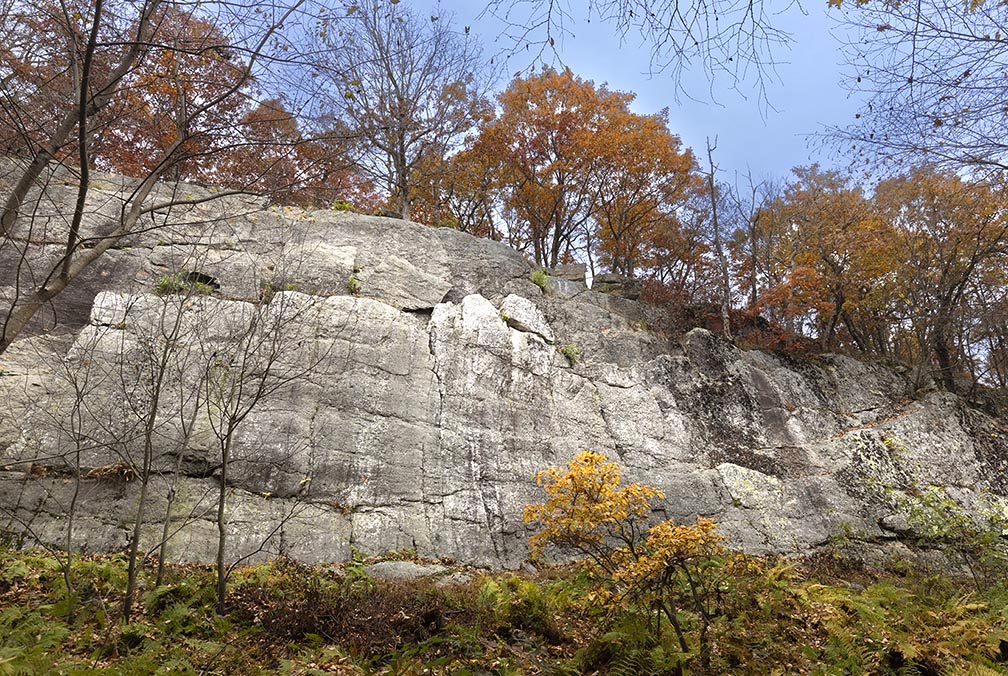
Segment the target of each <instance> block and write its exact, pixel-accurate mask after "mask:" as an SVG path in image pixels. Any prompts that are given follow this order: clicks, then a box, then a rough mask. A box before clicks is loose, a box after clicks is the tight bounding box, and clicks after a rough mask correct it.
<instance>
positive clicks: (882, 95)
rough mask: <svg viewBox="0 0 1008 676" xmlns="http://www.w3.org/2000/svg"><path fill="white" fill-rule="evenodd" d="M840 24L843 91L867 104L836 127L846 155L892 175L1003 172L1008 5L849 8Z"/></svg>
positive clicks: (1007, 149)
mask: <svg viewBox="0 0 1008 676" xmlns="http://www.w3.org/2000/svg"><path fill="white" fill-rule="evenodd" d="M837 4H839V3H837ZM845 21H846V22H847V23H848V25H849V26H851V27H853V28H854V29H855V32H854V37H853V38H852V39H851V40H850V42H849V43H848V45H847V46H846V55H847V63H848V66H849V69H850V74H849V78H850V83H849V86H850V88H851V89H852V90H853V91H854V92H856V93H858V94H861V95H863V96H865V97H866V98H867V103H866V105H865V106H864V107H863V108H862V109H861V111H860V112H859V114H858V116H857V118H858V119H857V120H856V121H855V123H854V124H852V125H851V126H849V127H847V128H846V129H837V130H834V133H835V135H836V138H837V139H838V143H839V144H840V145H841V146H842V149H843V150H850V149H853V150H854V151H855V152H858V153H860V154H862V155H864V156H866V159H881V160H882V161H883V163H886V162H888V163H891V164H893V165H895V166H894V167H893V168H895V169H903V168H906V167H908V166H913V165H916V164H918V163H920V162H921V161H926V162H928V163H930V164H932V165H935V166H938V167H942V168H948V169H952V170H959V169H962V168H972V169H977V170H981V171H983V170H996V171H1003V170H1006V169H1008V108H1006V107H1005V105H1004V101H1005V98H1006V96H1008V80H1006V75H1008V70H1006V67H1005V64H1006V63H1008V40H1006V36H1008V5H1005V4H1004V3H1002V2H965V3H954V2H953V3H948V2H940V1H936V0H921V1H920V2H910V3H900V2H867V3H856V6H854V3H852V6H850V7H849V8H848V9H846V15H845Z"/></svg>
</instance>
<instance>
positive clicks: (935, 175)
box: [875, 167, 1008, 391]
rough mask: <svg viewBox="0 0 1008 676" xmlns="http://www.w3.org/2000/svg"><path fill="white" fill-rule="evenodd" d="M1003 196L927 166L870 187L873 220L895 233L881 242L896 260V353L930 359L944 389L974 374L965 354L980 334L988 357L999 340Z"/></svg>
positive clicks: (1005, 256)
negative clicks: (873, 190)
mask: <svg viewBox="0 0 1008 676" xmlns="http://www.w3.org/2000/svg"><path fill="white" fill-rule="evenodd" d="M1006 197H1008V195H1006V192H1005V188H1004V187H1003V186H1001V185H995V184H991V183H989V182H986V181H981V180H973V181H970V180H966V179H963V178H961V177H960V176H958V175H956V174H953V173H951V172H940V171H935V170H933V169H930V168H928V167H919V168H917V169H915V170H913V171H912V172H910V173H907V174H905V175H903V176H899V177H896V178H893V179H890V180H888V181H885V182H883V183H881V184H880V185H879V187H878V190H877V191H876V199H875V207H876V209H877V211H878V214H879V217H880V218H882V219H884V220H885V222H887V223H888V224H889V225H890V227H891V228H892V229H893V231H895V233H896V236H895V237H894V238H892V239H891V240H890V241H888V242H887V243H886V245H887V246H888V247H890V248H892V249H893V252H894V255H895V256H896V257H897V258H898V260H899V262H900V265H899V269H898V275H897V279H898V286H897V293H896V294H895V295H894V299H893V316H894V318H895V320H896V322H897V326H898V327H899V328H901V329H902V334H901V336H900V337H901V341H900V345H899V346H898V347H899V348H900V350H901V352H902V355H901V356H903V357H904V358H906V359H908V360H910V361H914V362H917V363H922V364H929V363H931V361H932V359H933V360H934V362H935V363H936V365H937V367H938V376H939V379H940V381H941V382H942V384H943V385H944V387H945V388H946V389H948V390H950V391H955V390H956V388H957V385H956V378H957V377H958V376H959V375H960V374H962V373H963V372H964V371H965V370H974V371H975V368H976V366H977V364H975V363H967V362H970V361H975V360H978V359H982V358H983V357H982V356H980V355H977V356H974V357H973V359H972V360H971V358H970V352H971V351H973V350H974V349H975V348H976V343H977V342H979V341H980V340H983V339H984V335H983V334H984V333H986V338H987V342H988V345H992V346H993V347H995V352H994V354H997V353H998V350H997V348H998V346H999V345H1003V344H1004V342H1005V335H1004V334H1003V333H1002V332H1001V331H1000V330H999V328H1000V327H1002V326H1003V325H1004V324H1005V316H1004V315H1003V314H1000V313H999V311H1001V312H1003V310H1004V309H1005V307H1004V305H1003V304H1002V301H1003V293H1004V270H1005V269H1006V268H1008V202H1006ZM999 289H1000V292H999ZM999 298H1000V299H1002V300H1001V301H999ZM992 311H993V313H994V314H988V313H989V312H992ZM978 333H979V334H980V335H978ZM991 333H993V334H994V335H991ZM991 339H993V340H991ZM980 352H981V353H983V352H984V350H982V349H981V350H980ZM990 356H993V355H990ZM995 359H996V357H995ZM974 375H975V374H974Z"/></svg>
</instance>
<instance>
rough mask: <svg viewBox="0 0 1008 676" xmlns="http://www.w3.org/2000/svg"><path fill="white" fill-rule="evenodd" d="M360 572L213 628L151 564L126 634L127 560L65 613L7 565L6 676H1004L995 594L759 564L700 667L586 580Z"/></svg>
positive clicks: (722, 610)
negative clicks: (404, 577)
mask: <svg viewBox="0 0 1008 676" xmlns="http://www.w3.org/2000/svg"><path fill="white" fill-rule="evenodd" d="M365 563H367V562H365V561H361V560H356V561H352V562H349V563H347V564H344V565H342V566H305V565H301V564H298V563H295V562H292V561H289V560H284V559H281V560H277V561H274V562H272V563H268V564H260V565H253V566H247V567H241V568H237V569H235V570H234V572H233V574H232V576H231V579H230V581H229V585H228V605H227V612H226V613H225V614H223V615H220V614H218V613H217V612H216V598H215V592H214V578H213V572H212V571H211V569H210V568H209V567H205V566H194V565H186V566H180V565H174V566H169V567H168V568H167V569H166V571H165V575H164V577H163V579H162V581H161V584H160V585H156V584H155V582H156V580H155V577H154V569H155V568H156V565H154V564H153V563H149V564H148V565H147V566H145V568H144V571H143V573H142V576H141V591H140V594H139V598H138V602H137V604H136V606H135V610H134V613H133V617H132V618H131V621H130V622H128V623H124V622H123V621H122V613H121V606H122V595H123V591H124V589H125V588H126V562H125V559H124V558H123V557H121V556H94V557H92V556H88V557H78V558H76V559H75V560H74V561H73V562H72V564H71V566H70V579H71V580H72V581H73V584H74V585H75V591H74V593H73V594H71V595H68V594H67V591H66V586H65V582H64V576H63V569H62V567H61V563H60V562H59V561H57V559H56V558H54V557H53V556H52V555H50V554H47V553H44V552H37V551H13V550H0V675H6V674H28V675H31V676H35V675H41V674H67V675H70V674H74V675H78V674H79V675H83V674H110V675H116V674H123V675H126V674H130V675H132V674H234V675H236V676H237V675H241V676H254V675H257V674H284V675H289V676H294V675H298V676H308V675H321V674H458V675H466V674H469V675H473V676H475V675H486V674H581V673H584V674H593V673H598V674H641V675H646V674H822V675H824V676H825V675H833V674H924V675H932V674H962V675H966V674H971V675H974V676H979V675H982V674H1002V673H1003V674H1008V583H1006V581H1005V580H1004V578H1001V580H995V581H994V582H993V583H991V584H978V583H977V582H976V581H975V580H973V579H969V580H963V579H956V578H953V577H950V576H948V575H944V574H940V573H935V572H933V571H926V570H917V569H913V568H912V567H911V566H907V565H905V564H904V563H902V562H893V564H892V565H889V566H885V567H883V568H881V569H878V570H874V569H867V568H865V567H864V566H863V565H862V564H860V563H859V562H858V561H856V560H850V559H846V558H843V557H840V555H835V554H823V555H819V556H817V557H815V558H812V559H806V560H801V561H794V560H787V561H785V560H767V559H764V560H762V565H761V566H760V573H759V574H758V575H756V576H754V578H753V580H750V582H748V583H747V584H745V585H735V584H726V585H724V586H723V587H719V588H718V590H717V591H716V593H717V599H716V601H717V603H716V605H714V606H711V608H713V609H714V610H713V611H712V615H711V618H710V620H711V621H710V622H709V626H708V630H707V636H706V638H705V641H704V642H705V644H706V646H707V647H706V653H707V658H706V659H703V660H702V659H700V658H699V657H698V641H699V632H700V626H701V625H700V622H699V621H698V616H697V615H695V614H693V613H690V612H687V609H688V607H689V604H688V600H687V599H683V606H682V607H683V608H684V611H683V613H682V616H681V621H682V623H683V627H684V629H685V632H686V639H687V641H688V650H687V651H686V652H685V653H684V652H683V651H682V650H681V648H680V647H679V645H680V644H679V642H678V641H677V640H676V639H675V637H674V636H672V632H671V631H670V630H669V629H668V627H666V626H663V625H662V624H661V623H660V622H659V623H658V624H657V625H655V624H654V621H653V618H652V617H651V616H649V615H647V614H644V615H642V614H641V612H640V609H639V608H637V609H636V610H635V609H634V607H633V606H631V605H625V606H620V604H619V603H618V602H616V603H614V602H613V601H612V599H611V598H610V599H609V601H607V602H602V601H600V598H601V597H600V595H599V594H598V593H597V592H598V584H597V583H596V582H595V581H594V580H593V578H592V577H591V575H590V574H588V573H587V572H585V571H584V570H583V569H580V568H578V567H574V566H567V567H545V568H542V569H539V570H538V571H536V572H528V573H521V574H518V573H487V572H485V571H472V570H468V571H466V570H464V569H456V571H455V572H453V573H452V574H450V575H446V576H442V577H441V578H440V579H439V578H427V579H422V580H416V581H409V582H394V581H383V580H377V579H372V578H370V577H369V576H368V575H367V573H366V572H365ZM71 612H72V613H73V618H72V620H70V619H69V616H70V613H71ZM656 627H657V630H656Z"/></svg>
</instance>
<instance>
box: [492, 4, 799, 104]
mask: <svg viewBox="0 0 1008 676" xmlns="http://www.w3.org/2000/svg"><path fill="white" fill-rule="evenodd" d="M792 5H793V6H798V3H797V2H794V3H791V4H790V5H788V6H792ZM781 9H782V8H780V7H773V8H771V5H770V3H768V2H765V1H764V0H695V1H694V2H686V3H682V2H674V1H672V0H595V1H594V2H590V3H588V9H587V12H586V16H584V17H578V16H576V15H574V14H572V13H571V11H570V6H569V4H568V3H566V2H561V1H559V0H518V1H517V2H512V1H510V0H489V2H488V4H487V8H486V10H485V12H487V13H489V14H491V15H493V16H495V17H497V18H498V19H500V20H501V21H503V22H504V23H505V25H506V27H507V28H506V33H507V35H508V37H509V38H510V41H511V42H512V43H513V44H514V45H515V46H516V48H515V51H517V48H518V47H522V48H524V47H527V46H530V45H538V46H539V47H540V50H539V54H540V55H541V54H542V52H543V51H544V50H545V49H550V50H554V49H555V48H556V43H557V42H558V41H560V40H562V39H563V37H564V35H566V34H567V33H569V32H571V31H572V30H573V26H574V25H575V24H576V22H577V21H578V20H579V19H585V20H588V21H591V20H593V19H596V20H601V21H603V22H607V23H609V24H611V25H613V26H614V27H615V29H616V33H617V34H618V35H619V36H620V38H622V39H623V40H630V39H636V38H637V37H639V38H640V39H641V40H643V41H644V42H645V43H646V44H649V45H650V47H651V61H650V64H649V66H650V68H649V70H650V72H651V73H661V72H667V73H670V74H671V76H672V79H673V80H674V81H675V82H676V86H677V91H678V92H679V93H685V94H687V95H688V94H689V92H685V90H684V89H683V87H682V84H681V80H682V77H681V76H682V75H683V73H684V72H685V71H686V70H687V69H688V68H689V67H690V66H691V65H693V64H694V63H699V65H700V66H701V68H702V69H703V72H704V73H705V74H706V75H707V76H708V79H709V81H710V83H711V93H712V94H713V91H714V86H715V83H716V82H718V81H724V79H727V80H728V83H729V86H730V87H731V88H733V89H738V88H739V87H740V85H742V84H743V82H745V81H746V80H747V78H750V77H752V78H753V79H754V80H755V84H756V86H757V87H758V89H759V91H760V98H761V100H762V101H764V102H766V87H765V83H766V81H767V80H768V79H770V78H772V77H774V67H775V66H776V63H777V62H776V58H775V56H774V52H775V50H776V49H779V48H783V47H786V46H787V45H788V44H789V43H790V41H791V38H790V35H789V34H788V33H787V32H786V31H784V30H782V29H780V28H777V27H775V26H774V21H775V17H776V15H777V14H778V13H779V12H780V11H781ZM785 9H786V7H785Z"/></svg>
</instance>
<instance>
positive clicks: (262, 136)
mask: <svg viewBox="0 0 1008 676" xmlns="http://www.w3.org/2000/svg"><path fill="white" fill-rule="evenodd" d="M238 132H239V134H240V136H239V139H238V142H237V144H236V147H234V148H233V149H231V150H230V151H229V152H228V153H226V154H224V155H223V158H222V165H223V166H222V167H221V169H220V172H221V177H222V178H224V179H226V183H225V185H226V186H227V187H233V188H240V189H243V190H247V191H249V192H254V193H259V194H262V195H267V196H268V197H269V198H270V200H271V201H272V202H273V203H275V204H288V205H295V204H296V205H300V206H316V207H326V206H331V205H332V204H333V203H334V202H335V201H337V200H342V201H344V202H348V203H351V204H353V205H355V206H358V207H359V208H364V209H367V208H370V207H371V206H373V205H374V204H375V203H376V202H377V197H376V196H375V195H374V191H373V189H372V186H371V184H370V183H369V182H368V181H367V180H366V179H365V178H364V177H363V176H362V175H361V174H360V173H359V172H358V171H356V169H355V168H354V166H353V160H352V158H353V157H354V155H355V153H356V147H355V146H356V144H355V143H354V142H353V139H352V134H351V133H350V131H349V130H348V129H346V128H345V127H343V126H342V125H338V124H337V125H336V126H335V127H330V128H329V129H323V130H320V131H316V132H311V131H308V130H306V129H305V128H304V125H303V124H302V121H301V120H299V119H298V117H297V116H296V115H295V114H294V113H292V112H290V111H289V110H288V109H287V106H286V105H285V104H284V102H283V101H282V100H280V99H267V100H265V101H261V102H259V103H258V105H256V106H255V107H254V108H250V109H249V110H247V111H246V112H245V113H244V115H243V116H242V118H241V122H240V125H239V128H238Z"/></svg>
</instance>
